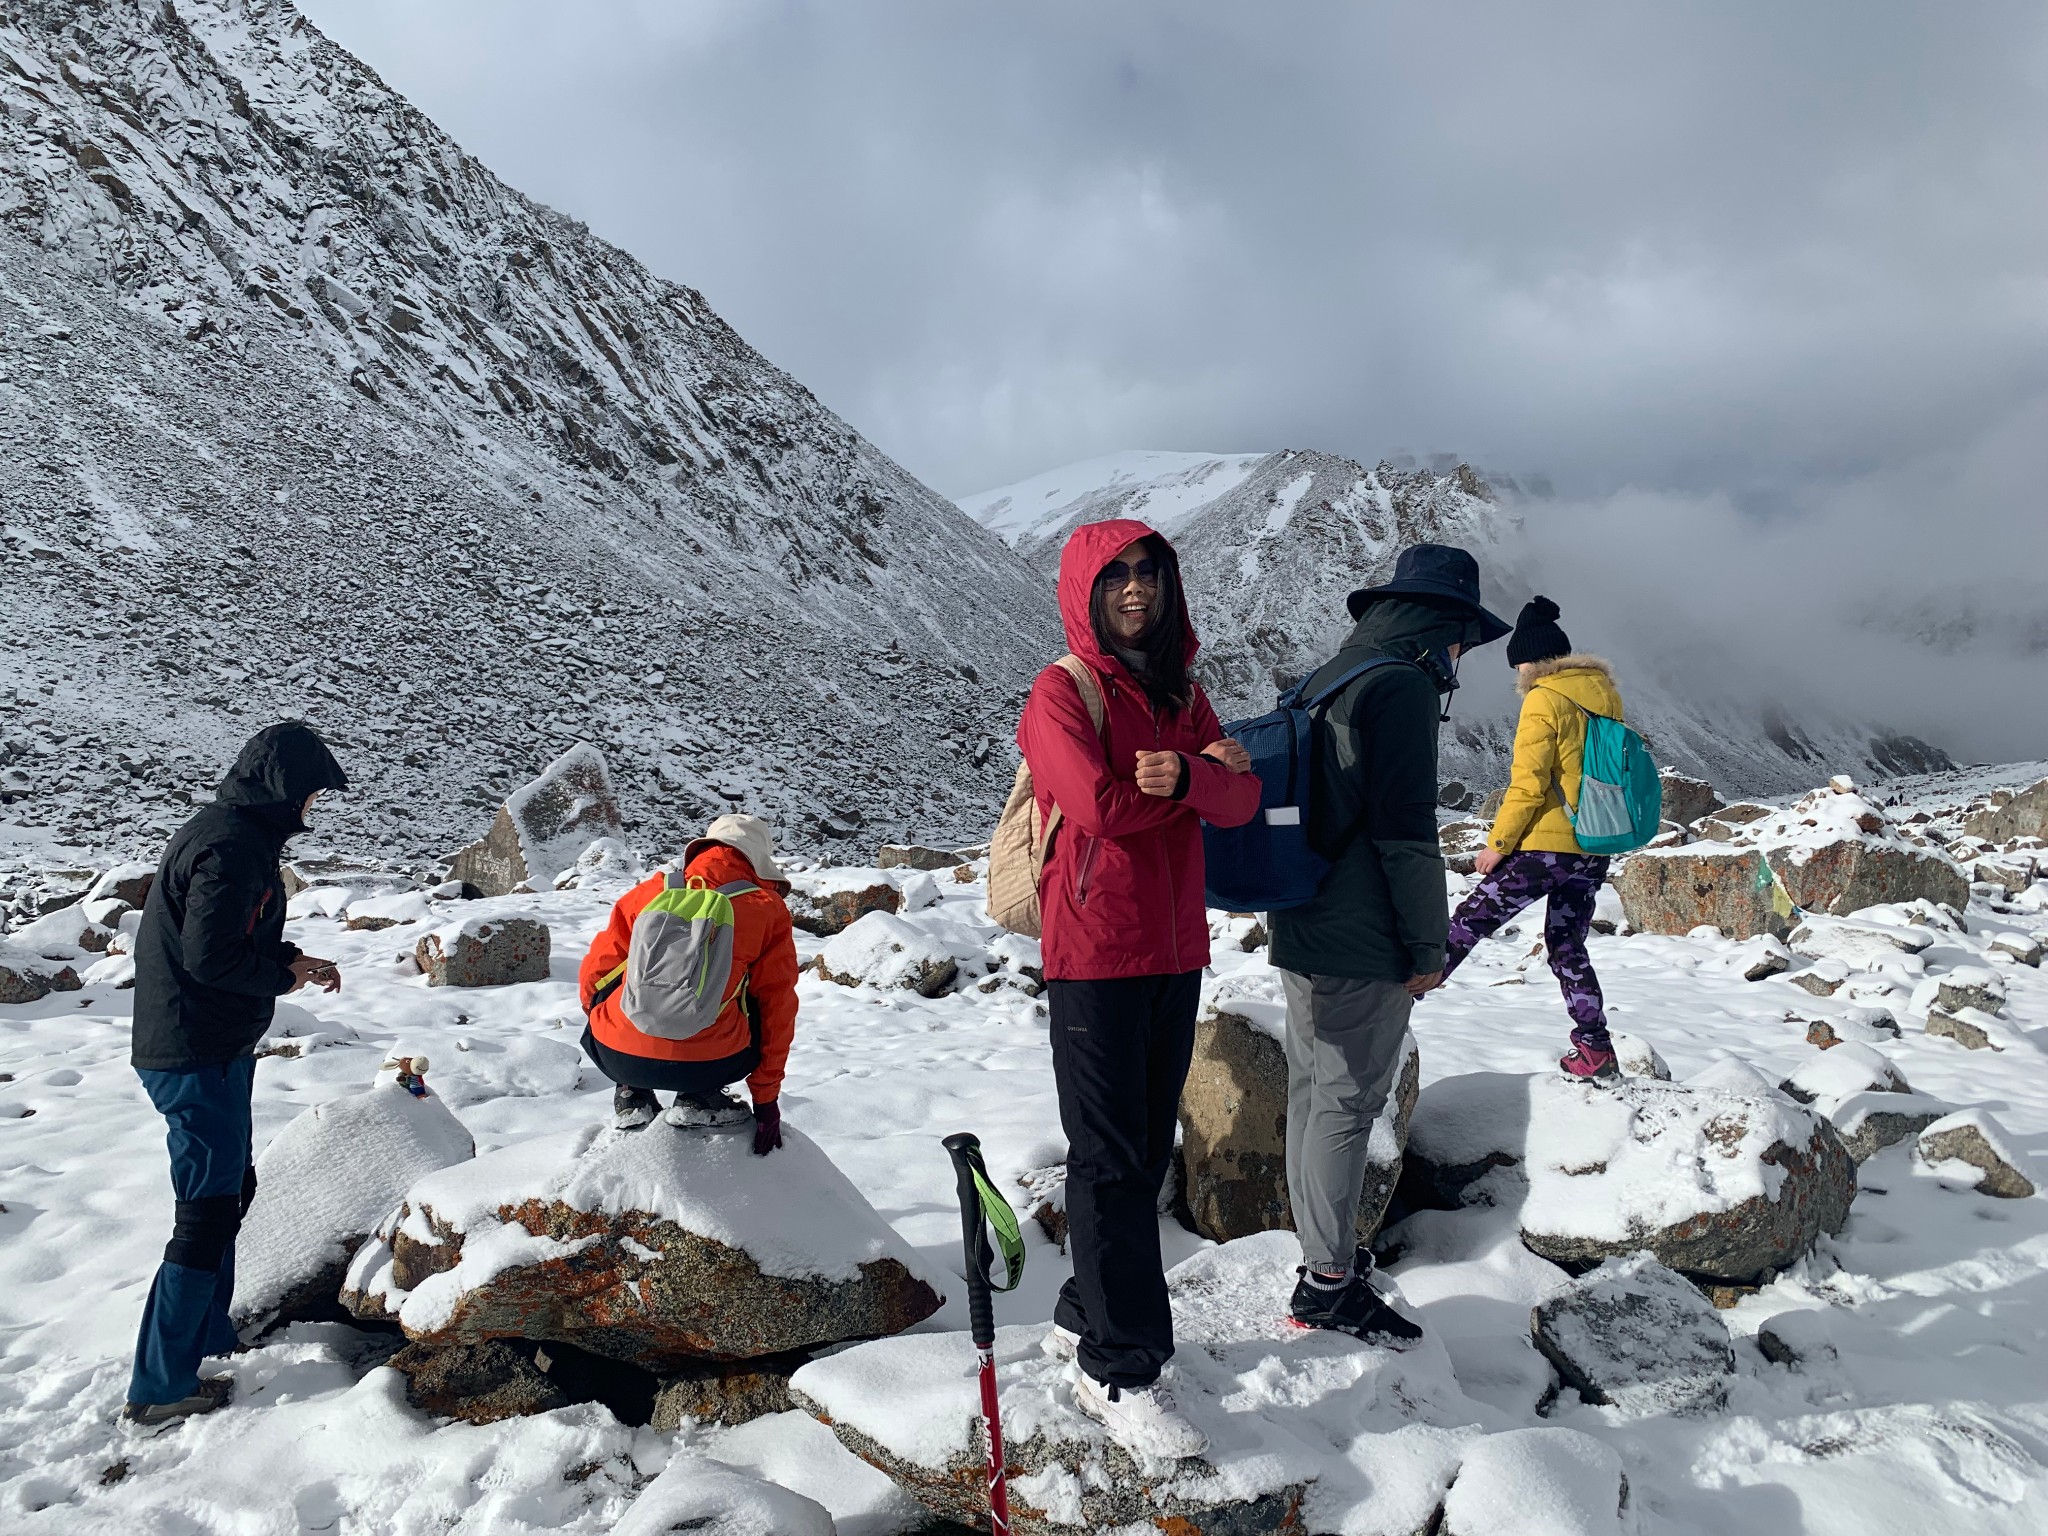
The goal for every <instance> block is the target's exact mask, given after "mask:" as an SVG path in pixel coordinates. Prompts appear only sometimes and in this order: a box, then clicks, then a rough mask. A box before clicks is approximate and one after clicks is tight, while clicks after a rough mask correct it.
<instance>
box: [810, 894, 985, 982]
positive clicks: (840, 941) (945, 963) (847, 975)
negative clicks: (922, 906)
mask: <svg viewBox="0 0 2048 1536" xmlns="http://www.w3.org/2000/svg"><path fill="white" fill-rule="evenodd" d="M818 974H819V975H820V976H821V977H823V978H824V979H825V980H826V981H833V982H837V983H838V984H839V985H840V986H842V987H858V986H870V987H901V988H903V989H904V990H905V991H909V992H915V993H917V994H918V996H920V997H937V996H939V995H940V994H941V993H943V992H945V991H946V990H947V989H948V988H949V987H951V986H952V985H953V982H954V979H955V978H956V977H957V976H958V975H959V974H960V962H959V961H958V960H956V959H955V958H954V956H953V951H952V949H951V948H950V947H948V946H947V945H946V944H945V943H943V942H942V941H941V940H940V939H938V938H937V937H936V936H934V935H933V934H930V933H927V932H925V931H924V930H923V929H921V928H917V927H914V926H913V925H912V924H910V923H907V922H905V921H904V920H903V919H902V918H900V917H896V916H894V915H893V914H891V913H888V912H870V913H868V914H867V915H866V916H865V917H863V918H861V919H860V920H859V921H858V922H856V923H854V924H853V925H852V926H851V927H848V928H846V929H843V930H841V931H840V932H838V933H835V934H834V935H833V936H832V937H831V938H829V939H827V940H826V941H825V946H824V948H822V949H820V950H819V951H818Z"/></svg>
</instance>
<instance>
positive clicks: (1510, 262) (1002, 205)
mask: <svg viewBox="0 0 2048 1536" xmlns="http://www.w3.org/2000/svg"><path fill="white" fill-rule="evenodd" d="M300 4H301V5H302V7H303V8H304V9H305V10H306V11H307V12H308V13H309V14H310V15H311V16H312V17H313V19H314V20H315V21H316V22H317V23H318V24H319V25H320V26H321V27H323V28H324V29H325V30H327V31H328V32H329V33H330V35H332V36H333V37H334V38H335V39H336V40H337V41H339V42H341V43H342V44H344V45H345V46H347V47H349V48H350V49H352V50H353V51H355V52H356V53H357V54H359V55H360V56H361V57H362V58H364V59H365V60H366V61H368V62H369V63H370V64H371V65H372V66H373V67H375V68H376V69H377V70H378V71H379V72H380V73H382V74H383V75H384V77H385V78H386V79H387V80H388V81H389V82H390V83H391V84H393V85H394V86H396V87H397V88H399V89H400V90H402V91H404V92H405V93H406V94H407V95H409V96H410V97H411V98H412V99H413V101H414V102H415V103H416V104H418V105H419V106H420V107H421V108H422V109H424V110H425V111H426V112H427V113H428V114H430V115H431V116H432V117H434V118H435V119H436V120H437V121H438V122H439V123H440V124H441V125H442V126H443V127H444V128H446V129H448V130H449V131H450V132H451V133H453V134H454V135H455V136H456V137H457V138H458V139H460V140H461V141H462V142H463V144H464V145H465V146H466V147H468V148H469V149H470V150H471V151H473V152H475V153H476V154H478V155H480V156H481V157H482V158H483V159H484V160H485V161H486V162H487V163H488V164H489V165H490V166H491V167H492V168H493V169H494V170H496V171H497V172H498V173H499V174H500V175H502V176H503V177H505V178H506V179H507V180H508V181H510V182H512V183H513V184H514V185H516V186H518V187H520V188H522V189H523V190H525V191H527V192H528V193H530V194H532V195H534V196H536V197H538V198H540V199H541V200H543V201H545V202H547V203H549V204H551V205H553V206H555V207H557V208H560V209H562V210H564V211H565V212H568V213H571V214H574V215H575V216H577V217H579V218H581V219H583V220H585V221H586V222H587V223H589V224H590V225H591V227H592V228H593V229H595V230H596V231H597V232H598V233H600V234H602V235H604V236H606V237H608V238H609V239H611V240H614V241H616V242H617V243H619V244H621V245H623V246H625V247H626V248H628V249H629V250H631V251H633V252H634V253H635V254H636V255H638V256H639V257H641V258H642V259H643V260H645V261H646V262H647V263H648V264H649V265H651V266H652V267H653V268H654V269H655V270H657V271H658V272H661V273H663V274H664V275H667V276H670V277H673V278H676V279H678V280H680V281H683V282H686V283H689V284H691V285H692V286H694V287H696V288H698V289H700V290H701V291H703V292H704V294H705V295H706V296H707V297H708V298H709V299H710V301H711V302H712V304H713V305H714V306H715V307H716V308H717V309H718V310H719V311H720V312H721V313H722V314H724V315H725V316H726V317H727V319H729V320H730V321H731V322H732V323H733V324H734V325H735V326H736V327H737V328H738V329H739V331H740V332H741V333H742V334H743V335H745V336H746V337H747V338H748V339H749V340H750V341H752V342H753V343H754V344H755V345H756V346H757V347H759V348H760V349H761V350H762V351H763V352H765V353H766V354H767V355H768V356H769V357H770V358H772V359H773V360H774V361H776V362H777V363H779V364H781V365H782V366H784V367H786V368H787V369H789V370H790V371H791V372H792V373H794V374H795V375H796V376H797V377H798V378H800V379H802V380H803V381H804V382H805V383H806V384H808V385H809V386H810V387H811V388H812V389H814V390H815V391H816V392H817V393H818V394H819V395H820V396H821V397H822V398H823V399H824V400H825V401H826V402H827V404H829V405H831V406H832V407H833V408H834V409H835V410H837V411H838V412H840V414H842V415H843V416H845V417H846V418H847V419H848V420H849V421H851V422H852V423H853V425H854V426H855V427H857V428H858V429H859V430H861V431H862V432H864V433H865V434H867V435H868V436H869V437H870V438H872V439H873V440H874V441H876V442H877V443H879V444H880V445H881V446H882V447H883V448H884V449H886V450H887V451H888V452H890V453H891V454H893V455H894V456H895V457H896V458H897V459H899V460H900V461H901V462H902V463H903V464H905V465H906V466H907V467H908V468H910V469H911V470H912V471H913V472H914V473H916V474H918V475H919V476H921V477H922V478H924V479H925V480H926V481H928V482H929V483H930V484H932V485H933V486H935V487H937V488H938V489H940V490H941V491H944V492H947V493H949V494H953V495H960V494H964V493H966V492H970V491H975V490H981V489H986V488H990V487H993V486H998V485H1003V484H1006V483H1008V482H1010V481H1013V480H1017V479H1021V478H1023V477H1025V476H1028V475H1031V474H1034V473H1037V472H1039V471H1042V470H1045V469H1049V468H1053V467H1056V466H1058V465H1062V464H1065V463H1069V462H1072V461H1074V460H1078V459H1083V458H1087V457H1091V456H1093V455H1096V454H1100V453H1106V452H1110V451H1114V450H1118V449H1124V448H1174V449H1195V450H1210V451H1246V450H1258V449H1275V448H1281V447H1312V448H1323V449H1329V450H1334V451H1337V452H1341V453H1345V454H1349V455H1352V456H1354V457H1358V458H1362V459H1364V460H1366V461H1367V462H1368V463H1370V462H1373V461H1374V460H1376V459H1377V458H1378V457H1379V456H1381V455H1383V454H1387V453H1391V452H1395V451H1398V450H1402V449H1406V450H1410V451H1414V452H1418V453H1429V452H1451V453H1456V454H1458V455H1460V456H1462V457H1465V458H1468V459H1470V460H1471V461H1473V462H1475V463H1477V464H1479V465H1481V466H1483V467H1486V468H1490V469H1494V470H1498V471H1507V472H1512V473H1518V474H1530V473H1534V474H1542V475H1547V476H1548V477H1549V478H1550V479H1551V481H1552V482H1553V483H1554V484H1555V485H1556V487H1557V489H1558V492H1559V496H1558V499H1557V500H1556V501H1554V502H1552V503H1550V504H1548V505H1547V506H1541V507H1537V508H1532V509H1531V513H1530V523H1531V534H1532V536H1533V537H1534V538H1535V541H1536V543H1537V544H1538V546H1539V553H1540V554H1541V556H1542V559H1541V561H1540V562H1539V564H1541V565H1542V566H1543V567H1544V568H1547V569H1549V570H1552V571H1556V572H1558V575H1557V578H1556V582H1555V584H1556V585H1557V586H1558V587H1559V588H1560V589H1570V588H1577V589H1578V590H1579V592H1581V593H1583V594H1586V599H1587V600H1590V599H1591V597H1592V595H1593V594H1594V592H1595V591H1597V592H1599V593H1601V594H1606V595H1610V596H1611V595H1612V594H1614V593H1615V592H1616V591H1617V589H1625V590H1626V593H1627V595H1628V597H1629V598H1630V599H1631V602H1632V604H1633V606H1635V607H1636V608H1637V609H1638V610H1639V611H1640V612H1641V613H1642V614H1643V615H1645V616H1647V617H1646V621H1649V622H1656V623H1659V624H1661V623H1663V622H1664V618H1665V616H1667V615H1670V616H1682V617H1683V618H1684V619H1685V620H1686V621H1687V622H1689V623H1691V624H1693V625H1695V626H1704V627H1706V628H1710V629H1711V631H1712V635H1713V639H1714V641H1715V643H1716V647H1717V654H1725V652H1723V651H1721V650H1720V649H1719V647H1720V642H1722V641H1723V640H1725V639H1726V638H1727V637H1728V636H1730V635H1740V636H1742V637H1744V648H1743V649H1742V650H1741V652H1740V655H1739V656H1738V657H1737V658H1736V659H1735V660H1734V661H1732V662H1726V663H1716V664H1715V665H1716V667H1717V669H1718V668H1720V667H1721V666H1724V665H1729V664H1733V665H1736V666H1738V667H1740V668H1743V669H1751V668H1754V669H1756V675H1758V676H1764V675H1775V676H1777V677H1780V678H1781V679H1793V678H1796V676H1797V675H1798V674H1801V673H1806V674H1810V680H1811V681H1812V682H1814V683H1818V684H1821V685H1823V692H1824V693H1825V694H1826V695H1827V696H1828V697H1830V698H1831V699H1833V700H1834V701H1835V703H1836V704H1837V705H1839V706H1840V707H1842V708H1843V709H1845V710H1849V711H1861V712H1864V713H1865V714H1866V715H1867V716H1868V717H1870V718H1882V719H1885V720H1888V721H1891V722H1893V723H1896V724H1899V725H1903V726H1906V727H1908V728H1915V729H1920V730H1923V731H1925V732H1927V733H1928V734H1930V735H1933V736H1935V737H1936V738H1937V739H1939V740H1941V741H1942V742H1943V743H1944V744H1945V745H1949V746H1951V747H1953V748H1955V749H1956V750H1958V751H1962V752H1965V753H1970V754H1974V755H1979V756H1990V757H2018V756H2022V755H2028V756H2040V755H2044V754H2048V506H2044V496H2043V491H2042V487H2043V486H2048V195H2044V192H2048V7H2043V6H2041V5H2040V4H2038V3H2037V0H1970V3H1968V4H1959V5H1941V4H1929V3H1919V0H1916V3H1887V0H1834V3H1826V0H1809V3H1802V4H1798V5H1789V6H1788V5H1784V4H1782V3H1776V0H1771V3H1754V4H1742V3H1729V0H1715V3H1697V4H1689V5H1688V4H1676V3H1673V4H1644V3H1641V0H1615V3H1577V0H1549V3H1545V4H1541V5H1530V4H1526V3H1521V0H1504V3H1479V0H1460V3H1457V4H1445V3H1441V0H1426V3H1424V0H1417V3H1395V4H1364V3H1319V0H1284V3H1281V0H1258V3H1254V0H1229V3H1220V0H1114V3H1106V0H1085V3H1084V0H1030V3H1012V4H992V3H975V0H852V3H836V0H830V3H828V0H779V3H776V0H744V3H724V0H575V3H573V4H571V3H568V0H552V3H544V0H300ZM1582 552H1583V557H1582ZM1581 611H1582V612H1583V611H1584V610H1583V607H1582V609H1581ZM1706 649H1707V648H1706V647H1705V646H1702V647H1701V650H1702V653H1703V654H1704V653H1705V651H1706Z"/></svg>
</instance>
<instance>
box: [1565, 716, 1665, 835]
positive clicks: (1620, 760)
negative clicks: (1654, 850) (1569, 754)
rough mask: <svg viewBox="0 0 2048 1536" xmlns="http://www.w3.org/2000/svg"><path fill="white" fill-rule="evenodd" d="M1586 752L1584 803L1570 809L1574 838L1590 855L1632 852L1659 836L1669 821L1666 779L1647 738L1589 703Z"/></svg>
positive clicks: (1582, 780) (1581, 794)
mask: <svg viewBox="0 0 2048 1536" xmlns="http://www.w3.org/2000/svg"><path fill="white" fill-rule="evenodd" d="M1578 707H1579V710H1580V712H1581V713H1583V714H1584V715H1585V717H1586V750H1585V754H1584V759H1583V764H1584V766H1583V771H1582V773H1581V776H1580V779H1579V803H1578V804H1577V805H1569V804H1568V805H1567V806H1566V807H1565V810H1566V811H1567V812H1568V813H1569V814H1570V816H1571V818H1572V836H1573V837H1575V838H1577V839H1578V842H1579V846H1580V847H1581V848H1583V849H1584V850H1585V851H1586V852H1588V853H1597V854H1613V853H1628V852H1630V851H1632V850H1634V849H1637V848H1640V847H1642V846H1643V844H1645V843H1647V842H1648V841H1649V840H1650V839H1651V838H1653V837H1655V836H1656V835H1657V829H1658V828H1659V827H1660V826H1662V825H1663V823H1664V781H1663V779H1662V778H1660V777H1659V776H1658V773H1657V763H1656V760H1655V759H1654V758H1652V757H1651V756H1650V748H1649V745H1648V743H1646V742H1645V741H1644V740H1643V738H1642V737H1640V736H1638V735H1637V734H1636V733H1635V732H1634V731H1632V730H1630V729H1629V728H1628V727H1627V726H1625V725H1623V724H1622V723H1621V722H1620V721H1619V720H1614V719H1610V718H1609V717H1608V716H1606V715H1596V714H1594V713H1593V712H1592V711H1591V710H1589V709H1587V708H1586V707H1585V706H1584V705H1583V704H1581V705H1579V706H1578Z"/></svg>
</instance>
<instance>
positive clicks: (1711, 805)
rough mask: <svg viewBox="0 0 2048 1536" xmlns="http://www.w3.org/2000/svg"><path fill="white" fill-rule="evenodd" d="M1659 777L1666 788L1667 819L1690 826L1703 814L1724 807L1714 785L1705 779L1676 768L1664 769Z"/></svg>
mask: <svg viewBox="0 0 2048 1536" xmlns="http://www.w3.org/2000/svg"><path fill="white" fill-rule="evenodd" d="M1658 779H1659V780H1660V781H1661V783H1662V786H1663V790H1664V819H1665V820H1666V821H1675V822H1677V823H1678V825H1680V826H1681V827H1689V826H1691V825H1692V824H1693V823H1694V822H1696V821H1698V820H1699V819H1700V818H1701V817H1702V816H1711V815H1713V814H1714V812H1716V811H1718V810H1720V809H1721V808H1722V805H1721V797H1720V796H1719V795H1717V794H1715V793H1714V786H1713V785H1711V784H1709V783H1708V782H1707V781H1706V780H1705V779H1696V778H1694V777H1693V776H1692V775H1691V774H1686V773H1680V772H1679V771H1678V770H1677V769H1676V768H1666V769H1664V770H1663V772H1661V773H1660V774H1659V775H1658Z"/></svg>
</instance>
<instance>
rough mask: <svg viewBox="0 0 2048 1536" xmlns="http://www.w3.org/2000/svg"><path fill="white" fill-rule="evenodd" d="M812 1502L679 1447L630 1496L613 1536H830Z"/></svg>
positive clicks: (824, 1513)
mask: <svg viewBox="0 0 2048 1536" xmlns="http://www.w3.org/2000/svg"><path fill="white" fill-rule="evenodd" d="M834 1529H835V1528H834V1526H833V1524H832V1516H831V1513H830V1512H829V1511H828V1510H826V1508H825V1507H824V1506H823V1505H822V1504H819V1503H818V1502H817V1501H816V1500H814V1499H807V1498H805V1497H804V1496H803V1495H802V1494H800V1493H797V1492H795V1491H793V1490H791V1489H788V1488H785V1487H783V1486H782V1485H781V1484H780V1483H774V1482H770V1481H768V1480H767V1479H766V1478H764V1477H758V1476H756V1475H754V1474H753V1473H751V1472H746V1471H742V1470H741V1469H740V1468H738V1467H733V1466H728V1465H727V1464H726V1463H724V1462H722V1461H715V1460H713V1459H712V1458H711V1457H709V1456H706V1455H703V1454H702V1453H701V1452H698V1451H694V1450H687V1449H679V1450H678V1451H677V1452H676V1453H675V1454H674V1455H672V1456H671V1457H670V1458H669V1460H668V1465H667V1466H665V1467H663V1468H662V1471H661V1475H660V1476H659V1477H657V1478H655V1479H654V1481H653V1482H651V1483H649V1484H648V1485H647V1486H646V1487H645V1488H643V1489H641V1490H640V1492H639V1493H638V1494H637V1495H635V1496H634V1499H633V1505H632V1508H630V1509H628V1510H627V1511H626V1512H625V1514H623V1515H621V1516H620V1517H619V1520H618V1523H617V1524H616V1525H614V1526H613V1527H612V1528H611V1530H612V1536H671V1533H672V1532H677V1531H688V1532H689V1533H690V1536H834Z"/></svg>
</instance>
